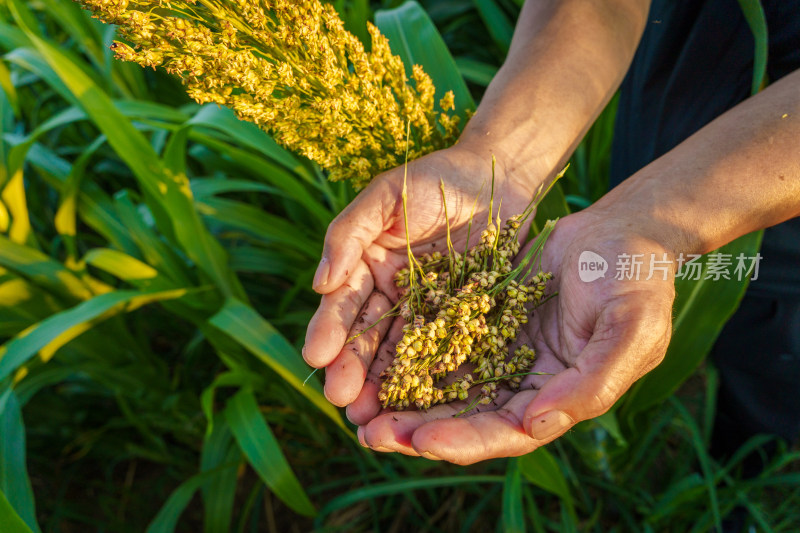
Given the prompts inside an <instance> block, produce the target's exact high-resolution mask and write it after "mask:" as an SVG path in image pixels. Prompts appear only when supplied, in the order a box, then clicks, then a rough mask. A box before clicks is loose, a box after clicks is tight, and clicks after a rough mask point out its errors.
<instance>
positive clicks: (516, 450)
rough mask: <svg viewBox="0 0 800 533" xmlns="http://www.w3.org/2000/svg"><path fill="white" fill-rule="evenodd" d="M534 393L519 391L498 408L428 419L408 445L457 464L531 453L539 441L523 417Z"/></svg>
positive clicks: (430, 457)
mask: <svg viewBox="0 0 800 533" xmlns="http://www.w3.org/2000/svg"><path fill="white" fill-rule="evenodd" d="M535 396H536V391H535V390H526V391H521V392H519V393H517V394H515V395H514V396H513V397H512V398H511V399H510V400H509V401H508V402H506V404H505V405H503V406H502V407H501V408H499V409H496V410H493V411H484V412H480V413H475V414H472V415H469V416H463V417H458V418H442V419H438V420H434V421H432V422H428V423H426V424H423V425H421V426H419V427H418V428H416V429H415V431H414V432H413V435H412V438H411V444H412V446H413V448H414V450H415V452H417V453H419V454H420V455H422V456H423V457H427V458H428V459H441V460H444V461H448V462H451V463H456V464H459V465H468V464H473V463H477V462H478V461H485V460H487V459H493V458H496V457H517V456H519V455H524V454H526V453H530V452H532V451H533V450H534V449H536V448H537V446H538V443H537V441H535V440H534V439H533V438H531V437H530V435H528V434H527V433H526V432H525V429H524V428H523V426H522V419H523V415H524V413H525V409H526V407H527V405H528V404H529V403H530V402H531V401H532V400H533V398H534V397H535Z"/></svg>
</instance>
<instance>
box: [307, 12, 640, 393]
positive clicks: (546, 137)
mask: <svg viewBox="0 0 800 533" xmlns="http://www.w3.org/2000/svg"><path fill="white" fill-rule="evenodd" d="M648 7H649V2H648V1H646V0H613V1H612V0H606V1H597V2H587V1H586V0H561V1H555V0H547V1H529V2H527V3H526V5H525V7H524V8H523V11H522V13H521V15H520V19H519V23H518V28H517V31H516V32H515V36H514V40H513V43H512V46H511V50H510V52H509V56H508V59H507V61H506V62H505V64H504V65H503V67H502V69H501V70H500V72H499V73H498V75H497V76H496V78H495V79H494V80H493V82H492V84H491V85H490V87H489V88H488V90H487V92H486V95H485V97H484V100H483V102H482V103H481V105H480V107H479V108H478V110H477V112H476V114H475V116H474V117H473V118H472V120H471V121H470V123H469V124H468V126H467V127H466V129H465V131H464V133H463V134H462V136H461V138H460V140H459V142H458V144H456V145H455V146H454V147H452V148H449V149H447V150H442V151H440V152H437V153H434V154H430V155H429V156H427V157H425V158H422V159H420V160H418V161H415V162H413V163H412V164H410V165H409V168H408V182H409V205H408V214H409V220H411V221H412V223H411V224H410V226H409V236H410V240H411V244H412V245H415V246H420V245H422V244H425V245H426V246H427V245H431V246H432V248H430V247H426V251H430V250H431V249H439V250H444V244H445V243H444V212H443V210H442V208H441V201H440V198H439V193H438V188H439V179H440V178H441V179H443V180H444V182H445V185H446V188H447V190H448V205H449V207H450V210H449V212H448V215H449V216H450V224H451V226H452V227H453V228H454V229H455V234H456V238H458V237H461V238H463V230H464V226H465V224H466V221H467V218H468V216H469V207H470V206H471V205H472V202H473V200H474V199H475V197H476V196H477V195H478V194H479V192H480V191H481V190H482V186H483V185H484V184H485V183H486V182H487V181H488V178H489V176H490V166H489V165H490V161H491V156H492V155H493V154H494V155H495V156H496V157H497V160H498V172H497V179H496V184H497V188H496V192H497V197H498V198H500V197H502V199H503V208H504V210H503V212H504V213H507V214H511V213H515V212H519V211H521V210H522V209H523V208H524V206H525V205H526V204H527V202H528V201H529V199H530V198H531V196H532V195H533V193H534V192H535V191H536V189H537V188H538V186H539V185H540V184H541V183H542V182H543V181H545V180H547V179H549V178H551V177H552V176H553V175H554V174H555V172H557V171H558V170H559V169H560V168H561V166H562V165H563V164H564V161H565V160H566V158H567V157H568V155H569V154H570V153H571V152H572V150H574V148H575V146H576V145H577V143H578V142H579V140H580V138H581V137H582V136H583V134H584V133H585V131H586V130H587V129H588V127H589V126H590V125H591V123H592V122H593V121H594V119H595V117H596V116H597V114H598V113H599V112H600V110H601V109H602V108H603V107H604V106H605V104H606V103H607V102H608V100H609V99H610V97H611V95H612V94H613V93H614V92H615V91H616V89H617V87H618V85H619V83H620V82H621V80H622V78H623V76H624V73H625V71H626V70H627V68H628V65H629V64H630V61H631V59H632V57H633V53H634V51H635V48H636V45H637V43H638V40H639V38H640V37H641V34H642V31H643V29H644V25H645V20H646V15H647V10H648ZM402 182H403V169H402V168H400V169H394V170H392V171H390V172H387V173H385V174H383V175H381V176H378V177H376V178H375V180H374V181H373V183H371V184H370V185H369V186H368V187H367V188H366V189H365V190H364V191H363V192H362V193H361V194H360V195H359V196H358V197H357V198H356V199H355V200H354V202H353V203H352V204H350V206H348V207H347V208H346V209H345V210H344V211H343V212H342V213H341V214H340V215H339V216H338V217H337V218H336V220H335V221H334V222H333V223H332V224H331V226H330V227H329V229H328V233H327V235H326V238H325V247H324V251H323V257H322V260H321V262H320V266H319V268H318V270H317V274H316V276H315V278H314V283H313V285H314V288H315V290H317V291H318V292H320V293H321V294H323V298H322V302H321V304H320V307H319V309H318V311H317V313H316V314H315V316H314V318H313V320H312V321H311V323H310V324H309V328H308V333H307V335H306V345H305V348H304V357H305V359H306V361H307V362H308V363H309V364H311V365H312V366H315V367H327V370H326V388H325V391H326V394H327V395H328V398H329V399H330V400H331V401H332V402H333V403H335V404H337V405H347V404H350V403H352V402H353V401H354V400H355V399H356V397H357V396H358V394H359V392H360V391H361V386H362V384H363V383H364V378H365V377H366V373H367V368H368V367H369V365H370V363H371V361H372V356H373V354H374V351H375V345H376V343H377V342H378V341H379V340H380V337H381V335H377V333H383V330H382V329H380V328H376V329H375V330H374V331H373V332H372V333H370V334H369V335H365V336H364V338H363V339H361V340H360V341H359V344H362V346H360V347H356V346H350V347H344V343H345V340H346V339H347V338H348V337H349V336H350V333H351V327H353V328H356V326H357V324H355V322H356V321H357V320H361V319H364V318H365V317H366V320H367V321H369V320H372V319H375V318H376V317H378V316H380V313H379V311H380V310H382V309H384V308H385V307H386V305H387V302H386V301H382V300H381V296H380V295H376V294H373V288H376V287H377V289H378V290H379V291H380V292H382V293H384V294H385V295H389V296H391V294H390V293H391V287H390V281H391V275H392V274H393V273H394V272H395V271H396V270H397V269H398V268H400V266H401V265H402V263H401V262H400V261H401V260H402V259H403V255H402V253H399V254H398V253H397V252H398V251H400V252H402V250H403V247H404V245H405V234H404V226H403V216H402V210H401V202H400V192H401V190H402ZM487 196H488V187H487V188H483V198H482V200H484V204H485V203H486V202H485V200H486V197H487ZM459 232H460V233H459ZM368 299H369V302H371V304H370V303H369V302H368ZM362 306H363V307H364V309H365V311H368V312H367V314H366V315H365V317H360V318H359V310H360V309H361V308H362ZM353 332H355V330H354V331H353ZM356 352H357V353H356ZM334 363H335V364H334Z"/></svg>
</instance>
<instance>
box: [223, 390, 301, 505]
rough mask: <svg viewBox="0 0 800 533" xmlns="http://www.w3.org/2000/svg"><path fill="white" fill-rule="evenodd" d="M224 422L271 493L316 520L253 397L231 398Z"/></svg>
mask: <svg viewBox="0 0 800 533" xmlns="http://www.w3.org/2000/svg"><path fill="white" fill-rule="evenodd" d="M225 419H226V420H227V421H228V425H229V426H230V429H231V432H232V433H233V435H234V437H235V438H236V442H238V443H239V447H240V448H241V450H242V453H244V455H245V457H246V458H247V461H248V462H249V463H250V465H251V466H252V467H253V469H254V470H255V471H256V472H257V473H258V475H259V477H260V478H261V480H262V481H263V482H264V483H265V484H266V485H267V486H268V487H269V488H270V490H271V491H272V492H273V493H274V494H275V495H276V496H277V497H278V498H280V499H281V500H282V501H283V502H284V503H285V504H286V505H288V506H289V507H290V508H291V509H293V510H294V511H296V512H297V513H300V514H302V515H305V516H314V515H315V514H316V511H315V509H314V506H313V505H312V504H311V501H310V500H309V499H308V496H307V495H306V493H305V491H304V490H303V487H302V486H301V485H300V482H299V481H298V480H297V477H295V475H294V472H292V469H291V467H290V466H289V463H288V462H287V461H286V457H285V456H284V455H283V452H282V451H281V448H280V445H279V444H278V440H277V439H276V438H275V435H273V433H272V430H270V429H269V426H268V425H267V423H266V422H265V421H264V417H263V416H261V412H260V411H259V410H258V404H257V403H256V399H255V396H253V393H252V392H251V391H249V390H246V389H245V390H241V391H239V392H238V393H237V394H236V395H235V396H234V397H233V398H231V399H230V401H228V407H227V409H226V410H225Z"/></svg>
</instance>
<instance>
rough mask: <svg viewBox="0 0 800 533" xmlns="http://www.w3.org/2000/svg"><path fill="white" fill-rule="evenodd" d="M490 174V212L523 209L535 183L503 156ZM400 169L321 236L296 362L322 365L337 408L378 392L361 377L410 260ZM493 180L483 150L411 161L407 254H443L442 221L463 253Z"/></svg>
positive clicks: (479, 223)
mask: <svg viewBox="0 0 800 533" xmlns="http://www.w3.org/2000/svg"><path fill="white" fill-rule="evenodd" d="M495 170H496V171H495V181H494V210H495V213H496V212H497V209H498V206H499V205H500V204H501V203H502V207H501V216H505V217H507V216H511V215H514V214H517V213H519V212H521V211H522V210H524V208H525V207H526V205H527V204H528V202H529V201H530V198H531V197H532V196H533V194H534V193H535V191H536V188H538V187H539V185H540V183H541V181H542V180H541V179H539V180H536V179H533V178H531V177H529V176H520V175H518V174H519V173H517V172H515V171H514V169H510V168H507V167H506V166H504V164H503V160H502V158H499V159H498V161H497V165H496V169H495ZM405 173H406V169H405V168H403V167H398V168H395V169H393V170H391V171H389V172H386V173H384V174H382V175H380V176H377V177H376V178H375V179H374V180H373V181H372V183H370V185H369V186H368V187H367V188H366V189H364V190H363V191H362V192H361V193H360V194H359V195H358V196H357V197H356V198H355V200H354V201H353V202H352V203H351V204H350V205H349V206H348V207H347V208H346V209H345V210H344V211H342V213H341V214H340V215H339V216H337V217H336V219H335V220H334V221H333V222H332V223H331V225H330V226H329V228H328V231H327V234H326V236H325V245H324V249H323V254H322V260H321V261H320V265H319V267H318V269H317V272H316V275H315V277H314V282H313V287H314V289H315V290H316V291H317V292H319V293H321V294H322V295H323V296H322V301H321V302H320V306H319V309H318V310H317V312H316V313H315V315H314V317H313V318H312V320H311V322H310V323H309V326H308V330H307V333H306V342H305V346H304V348H303V357H304V358H305V360H306V362H308V364H310V365H311V366H314V367H316V368H322V367H325V369H326V370H325V395H326V396H327V398H328V399H329V400H330V401H331V402H332V403H333V404H335V405H339V406H345V405H349V404H353V402H356V400H357V399H364V400H365V401H364V402H359V403H363V406H364V407H366V408H367V409H371V408H372V405H371V404H370V402H369V401H368V399H369V398H370V397H372V396H374V395H375V394H377V392H376V389H375V385H374V382H366V383H365V380H366V378H367V371H368V369H369V367H370V365H371V364H372V360H373V357H374V354H375V352H376V350H377V348H378V346H379V344H380V342H381V341H382V340H383V339H384V337H385V336H386V332H387V330H388V329H389V325H390V324H389V320H383V321H380V322H379V320H380V318H381V317H382V316H383V315H384V314H385V313H386V312H387V311H389V310H390V309H391V308H392V306H393V305H394V302H396V300H397V294H396V289H395V287H394V283H393V277H394V274H395V273H396V272H397V271H398V270H399V269H401V268H404V267H405V266H407V263H408V258H407V252H406V228H405V223H404V213H403V203H402V191H403V182H404V176H405ZM543 177H544V175H543ZM491 178H492V159H491V153H488V152H486V153H484V152H481V153H478V152H476V151H473V150H471V149H470V148H468V147H466V146H464V145H463V143H459V144H457V145H456V146H454V147H452V148H449V149H446V150H440V151H438V152H434V153H432V154H429V155H427V156H425V157H422V158H420V159H418V160H416V161H413V162H411V163H409V164H408V167H407V197H408V201H407V215H408V238H409V242H410V244H411V246H412V249H413V251H414V252H415V253H422V252H434V251H439V252H445V253H446V251H447V241H446V237H447V233H446V228H447V224H446V219H447V220H448V221H449V224H450V227H451V236H452V240H453V243H454V245H455V246H456V247H458V248H459V249H463V248H464V247H465V246H466V239H467V223H468V221H469V217H470V214H471V212H472V209H473V206H474V205H476V204H475V202H476V199H477V206H478V212H476V213H475V221H476V223H475V224H474V225H473V229H474V231H473V232H472V235H473V236H476V237H477V235H478V234H479V233H480V230H481V229H483V227H484V225H485V223H486V217H487V214H488V211H487V210H486V209H487V208H488V205H489V196H490V192H491V181H492V180H491ZM441 183H444V190H445V198H446V205H447V217H445V210H444V207H443V203H442V192H441ZM376 323H378V324H377V325H376V326H374V327H371V328H370V326H372V325H373V324H376ZM365 330H366V331H365ZM359 334H360V335H359ZM356 335H358V337H357V338H356V339H355V340H354V341H352V342H350V343H347V344H346V342H347V340H348V339H349V338H351V337H354V336H356ZM362 389H365V390H362ZM352 409H353V410H354V412H355V413H356V414H355V418H356V419H358V420H363V419H364V417H365V415H364V414H363V413H362V414H361V415H360V416H359V407H357V406H353V408H352ZM348 414H349V412H348ZM373 416H374V414H373Z"/></svg>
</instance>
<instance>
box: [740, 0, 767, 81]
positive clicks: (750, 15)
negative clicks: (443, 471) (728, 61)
mask: <svg viewBox="0 0 800 533" xmlns="http://www.w3.org/2000/svg"><path fill="white" fill-rule="evenodd" d="M739 6H740V7H741V8H742V13H744V18H745V20H747V25H748V26H750V31H751V32H752V33H753V40H754V42H755V50H754V52H753V83H752V84H751V87H750V94H756V93H757V92H758V91H760V90H761V87H762V86H763V85H764V83H766V81H767V79H766V77H767V56H768V55H769V50H768V48H769V33H768V31H767V17H766V15H765V14H764V8H763V7H762V5H761V0H739Z"/></svg>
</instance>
